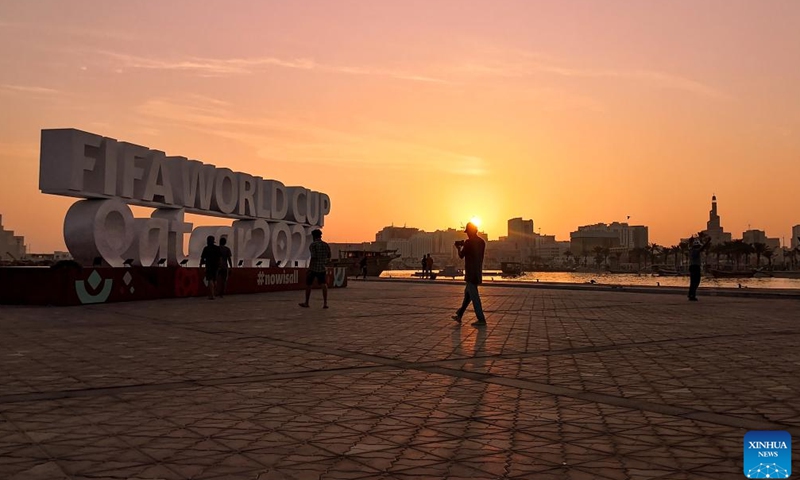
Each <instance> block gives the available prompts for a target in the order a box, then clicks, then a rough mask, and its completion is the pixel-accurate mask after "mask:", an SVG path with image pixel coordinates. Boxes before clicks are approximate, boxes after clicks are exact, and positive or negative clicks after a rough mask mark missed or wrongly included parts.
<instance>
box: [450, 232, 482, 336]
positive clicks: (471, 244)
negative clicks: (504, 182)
mask: <svg viewBox="0 0 800 480" xmlns="http://www.w3.org/2000/svg"><path fill="white" fill-rule="evenodd" d="M465 232H466V234H467V237H468V238H467V240H459V241H457V242H456V243H455V245H456V248H457V249H458V257H459V258H463V259H464V281H465V282H466V284H467V285H466V287H465V288H464V301H463V302H462V303H461V308H459V309H458V310H456V314H455V315H453V317H452V318H453V320H455V321H456V322H458V323H461V317H463V316H464V312H466V311H467V307H468V306H469V304H470V302H471V303H472V308H473V309H474V310H475V316H476V317H477V318H478V320H477V321H476V322H474V323H472V326H473V327H483V326H486V317H485V316H484V314H483V306H482V305H481V297H480V294H479V293H478V285H480V284H481V283H483V254H484V252H485V251H486V242H484V241H483V239H482V238H481V237H479V236H478V227H476V226H475V224H474V223H472V222H470V223H468V224H467V228H466V229H465Z"/></svg>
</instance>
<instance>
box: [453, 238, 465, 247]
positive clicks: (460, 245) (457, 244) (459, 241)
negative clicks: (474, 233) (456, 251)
mask: <svg viewBox="0 0 800 480" xmlns="http://www.w3.org/2000/svg"><path fill="white" fill-rule="evenodd" d="M464 242H465V240H456V243H455V246H456V247H458V248H462V247H463V246H464Z"/></svg>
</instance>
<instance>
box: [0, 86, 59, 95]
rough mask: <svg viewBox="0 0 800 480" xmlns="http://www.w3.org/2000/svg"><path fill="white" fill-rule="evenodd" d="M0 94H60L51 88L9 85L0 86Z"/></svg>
mask: <svg viewBox="0 0 800 480" xmlns="http://www.w3.org/2000/svg"><path fill="white" fill-rule="evenodd" d="M0 92H12V93H28V94H32V95H56V94H58V93H60V92H59V91H58V90H54V89H52V88H45V87H36V86H32V85H9V84H0Z"/></svg>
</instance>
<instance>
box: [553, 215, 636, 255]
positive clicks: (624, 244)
mask: <svg viewBox="0 0 800 480" xmlns="http://www.w3.org/2000/svg"><path fill="white" fill-rule="evenodd" d="M648 235H649V234H648V228H647V227H646V226H644V225H628V224H627V223H620V222H613V223H611V224H608V225H607V224H605V223H597V224H595V225H584V226H582V227H578V230H577V231H575V232H572V233H570V235H569V237H570V250H571V251H572V254H573V255H584V254H585V253H592V252H594V249H595V248H596V247H602V248H608V249H612V248H623V249H625V250H631V249H633V248H645V247H647V244H648V242H649V236H648Z"/></svg>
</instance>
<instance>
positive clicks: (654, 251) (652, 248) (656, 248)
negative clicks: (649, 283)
mask: <svg viewBox="0 0 800 480" xmlns="http://www.w3.org/2000/svg"><path fill="white" fill-rule="evenodd" d="M662 248H663V247H662V246H661V245H659V244H657V243H651V244H650V245H648V246H647V253H648V256H649V257H650V263H651V264H653V263H656V255H658V252H660V251H661V249H662ZM645 267H647V262H645Z"/></svg>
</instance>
